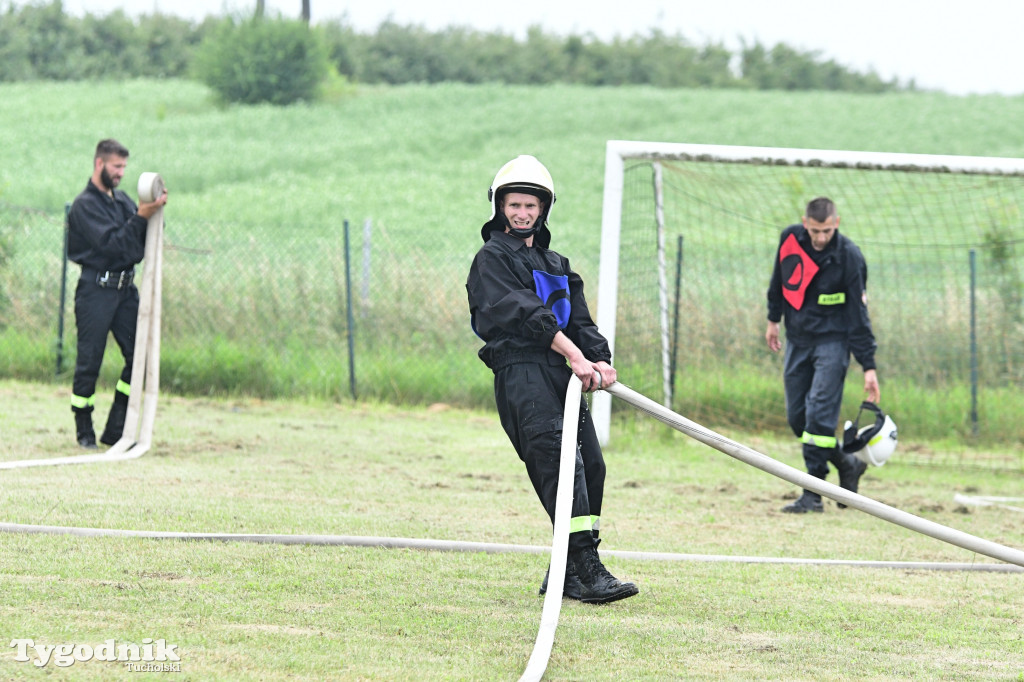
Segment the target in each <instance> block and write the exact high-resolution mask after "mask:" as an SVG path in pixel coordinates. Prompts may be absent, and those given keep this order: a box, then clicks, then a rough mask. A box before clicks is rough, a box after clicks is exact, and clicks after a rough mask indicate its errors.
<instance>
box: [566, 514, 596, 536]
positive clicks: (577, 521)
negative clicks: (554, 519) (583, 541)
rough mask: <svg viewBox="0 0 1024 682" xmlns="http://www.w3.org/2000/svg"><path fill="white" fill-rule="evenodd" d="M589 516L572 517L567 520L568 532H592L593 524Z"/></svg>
mask: <svg viewBox="0 0 1024 682" xmlns="http://www.w3.org/2000/svg"><path fill="white" fill-rule="evenodd" d="M590 519H591V517H589V516H574V517H572V518H571V519H569V532H570V533H578V532H579V531H581V530H593V529H594V524H593V522H592V521H591V520H590Z"/></svg>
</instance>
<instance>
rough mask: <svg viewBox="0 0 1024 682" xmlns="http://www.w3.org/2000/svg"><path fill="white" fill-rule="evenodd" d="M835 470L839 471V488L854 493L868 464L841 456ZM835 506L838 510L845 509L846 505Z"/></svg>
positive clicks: (854, 458) (850, 456)
mask: <svg viewBox="0 0 1024 682" xmlns="http://www.w3.org/2000/svg"><path fill="white" fill-rule="evenodd" d="M836 469H838V470H839V487H840V488H843V489H845V490H849V491H850V492H851V493H855V492H857V488H858V487H859V486H860V477H861V476H863V475H864V472H865V471H867V469H868V463H867V462H863V461H861V460H860V459H858V458H857V457H855V456H854V455H843V460H842V462H841V463H839V464H837V465H836ZM836 506H837V507H839V508H840V509H846V505H845V504H843V503H842V502H837V503H836Z"/></svg>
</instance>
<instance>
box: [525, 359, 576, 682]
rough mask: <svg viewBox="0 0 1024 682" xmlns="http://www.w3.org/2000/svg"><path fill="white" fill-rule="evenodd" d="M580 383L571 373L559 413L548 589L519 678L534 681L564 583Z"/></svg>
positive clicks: (547, 654) (544, 662)
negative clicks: (556, 483) (555, 488)
mask: <svg viewBox="0 0 1024 682" xmlns="http://www.w3.org/2000/svg"><path fill="white" fill-rule="evenodd" d="M582 397H583V383H582V382H581V381H580V380H579V378H578V377H577V376H576V375H575V374H574V375H573V376H572V378H570V379H569V389H568V390H567V391H566V392H565V411H564V413H563V415H562V450H561V453H560V454H559V458H558V488H557V493H556V496H555V523H554V533H553V535H552V540H551V565H550V567H549V568H548V591H547V592H546V593H545V595H544V609H543V610H542V611H541V614H540V629H539V630H538V632H537V640H536V642H534V645H533V653H532V654H530V661H529V662H528V663H527V664H526V670H525V671H523V675H522V677H520V678H519V680H520V682H536V681H537V680H540V678H541V677H543V676H544V671H545V670H547V667H548V660H549V659H550V658H551V647H552V646H553V645H554V643H555V629H556V628H557V627H558V615H559V613H560V612H561V610H562V589H563V588H564V586H565V563H566V559H567V558H568V553H569V521H570V520H571V516H572V485H573V481H574V480H575V478H576V432H577V429H578V426H579V420H580V400H581V399H582Z"/></svg>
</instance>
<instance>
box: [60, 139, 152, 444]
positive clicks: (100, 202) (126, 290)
mask: <svg viewBox="0 0 1024 682" xmlns="http://www.w3.org/2000/svg"><path fill="white" fill-rule="evenodd" d="M127 165H128V149H127V148H125V146H124V145H122V144H121V143H120V142H118V141H117V140H112V139H107V140H101V141H100V143H99V144H98V145H97V146H96V154H95V156H94V157H93V172H92V177H90V178H89V182H88V183H86V185H85V189H84V190H82V193H81V194H79V195H78V196H77V197H75V200H74V202H73V203H72V204H71V210H70V212H69V213H68V259H69V260H71V261H73V262H75V263H78V264H79V265H81V266H82V274H81V276H80V277H79V279H78V286H77V288H76V289H75V323H76V326H77V329H78V356H77V360H76V362H75V378H74V383H73V385H72V389H71V411H72V412H73V413H74V415H75V433H76V439H77V440H78V444H79V445H80V446H82V447H84V448H95V447H97V446H96V433H95V432H94V431H93V425H92V412H93V409H94V408H95V404H96V395H95V393H96V380H97V378H98V377H99V373H100V366H101V364H102V363H103V353H104V350H105V349H106V345H107V334H108V333H112V334H113V335H114V341H116V342H117V345H118V347H119V348H120V349H121V354H122V355H123V356H124V368H123V369H122V370H121V376H120V379H119V380H118V382H117V386H116V387H115V390H114V402H113V404H112V406H111V408H110V414H109V416H108V418H107V424H106V428H105V429H104V431H103V435H102V436H101V437H100V442H101V443H104V444H106V445H113V444H114V443H116V442H117V441H118V440H119V439H120V438H121V434H122V432H123V431H124V421H125V414H126V412H127V410H128V390H129V387H130V385H131V379H132V360H133V357H134V354H135V325H136V321H137V318H138V313H139V291H138V289H137V288H136V286H135V284H134V283H133V279H134V277H135V266H136V265H137V264H138V263H139V262H140V261H142V257H143V255H144V254H145V250H146V227H147V225H148V223H149V219H150V218H151V217H152V216H153V214H154V213H156V211H157V209H159V208H160V207H161V206H163V205H164V204H166V203H167V193H166V192H164V193H163V195H162V196H160V197H159V198H158V199H156V200H155V201H152V202H148V203H143V204H141V205H139V206H138V207H136V205H135V202H134V201H132V199H131V198H130V197H129V196H128V195H127V194H125V193H124V192H123V191H121V190H119V189H117V186H118V185H119V184H120V182H121V179H122V178H123V177H124V172H125V168H126V167H127Z"/></svg>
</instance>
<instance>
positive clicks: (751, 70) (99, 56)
mask: <svg viewBox="0 0 1024 682" xmlns="http://www.w3.org/2000/svg"><path fill="white" fill-rule="evenodd" d="M261 14H262V12H259V11H257V12H256V15H257V16H255V17H248V18H240V17H224V16H221V17H208V18H207V19H205V20H204V21H202V22H199V23H194V22H190V21H186V20H183V19H180V18H177V17H173V16H169V15H163V14H153V15H145V16H142V17H139V18H138V19H133V18H131V17H128V16H127V15H125V14H124V13H123V12H121V11H120V10H118V11H115V12H113V13H110V14H108V15H105V16H96V15H91V14H87V15H85V16H84V17H81V18H79V17H74V16H70V15H68V14H66V13H65V12H64V9H63V4H62V2H61V0H51V1H50V2H49V3H47V4H30V5H24V6H22V7H20V8H17V7H15V6H14V5H9V6H8V7H7V9H6V11H4V12H3V13H2V14H0V81H20V80H34V79H50V80H76V79H89V78H111V77H116V78H131V77H176V78H178V77H200V78H204V77H203V76H202V75H201V74H200V73H198V71H201V70H202V69H199V70H198V71H197V68H196V67H197V64H199V63H203V64H206V67H209V59H210V58H211V57H209V53H211V52H212V53H216V54H217V55H221V56H220V57H217V56H216V55H215V57H213V58H228V57H227V56H225V55H231V56H232V57H231V58H235V57H237V52H234V51H233V50H232V49H226V50H225V49H224V43H232V42H239V43H244V44H245V45H246V46H247V47H246V48H245V49H254V50H263V51H265V52H267V53H268V54H269V53H275V52H276V53H281V54H284V55H287V54H293V53H294V51H295V41H296V40H300V41H301V42H302V43H304V46H303V48H302V49H301V50H299V51H300V52H301V53H302V54H303V55H304V59H305V58H306V57H305V56H308V55H323V59H325V60H326V64H323V65H316V67H315V68H314V70H315V71H317V72H319V71H322V70H323V69H321V66H325V67H326V69H327V70H331V69H333V70H334V71H336V72H337V73H338V74H340V75H341V76H343V77H345V78H347V79H348V80H350V81H352V82H356V83H390V84H399V83H412V82H420V83H422V82H426V83H437V82H445V81H456V82H467V83H482V82H503V83H510V84H544V83H579V84H585V85H595V86H614V85H652V86H656V87H666V88H677V87H714V88H748V89H784V90H816V89H825V90H845V91H853V92H884V91H889V90H897V89H913V88H914V84H913V83H912V82H911V83H908V84H906V85H903V84H900V83H899V82H897V81H896V80H891V81H886V80H883V79H882V78H880V77H879V76H878V75H877V74H876V73H874V72H868V73H858V72H855V71H852V70H850V69H848V68H845V67H843V66H841V65H839V64H837V63H835V62H834V61H831V60H823V59H821V57H820V55H819V54H818V53H817V52H801V51H799V50H795V49H792V48H790V47H788V46H786V45H784V44H781V43H780V44H778V45H775V46H774V47H771V48H768V47H766V46H764V45H761V44H760V43H754V44H752V45H743V47H742V49H741V50H740V52H739V53H738V54H734V53H732V52H730V51H729V50H728V49H726V48H725V47H724V46H723V45H722V44H719V43H708V44H706V45H703V46H697V45H692V44H690V43H689V42H688V41H687V40H686V39H685V38H683V37H682V36H680V35H669V34H667V33H664V32H661V31H659V30H657V29H653V30H651V31H650V32H649V33H648V34H646V35H634V36H632V37H629V38H616V39H614V40H612V41H611V42H602V41H600V40H598V39H596V38H594V37H593V36H591V35H569V36H560V35H555V34H551V33H545V32H544V31H542V30H541V28H540V27H533V28H531V29H529V31H528V33H527V35H526V37H525V39H521V38H516V37H514V36H511V35H507V34H504V33H500V32H481V31H476V30H471V29H467V28H459V27H453V28H448V29H444V30H441V31H436V32H432V31H428V30H426V29H425V28H423V27H419V26H408V25H400V24H398V23H395V22H392V21H387V22H384V23H382V24H381V25H380V26H379V27H378V29H377V31H376V32H375V33H359V32H357V31H355V30H354V29H353V28H352V27H351V26H349V25H348V24H346V23H345V22H344V21H342V20H333V21H327V22H323V23H320V24H318V25H315V26H308V25H307V24H306V23H305V22H299V21H290V20H285V19H281V18H269V17H261V16H259V15H261ZM257 23H261V24H262V23H267V24H270V28H269V29H268V28H267V27H266V26H262V27H261V28H259V29H256V28H254V25H256V24H257ZM297 26H301V28H302V31H303V33H301V34H298V33H296V27H297ZM256 30H259V31H260V32H261V36H262V39H263V41H264V42H262V43H261V42H259V41H254V40H252V36H251V35H249V34H247V33H246V32H249V33H251V32H253V31H256ZM276 33H281V34H284V35H286V38H285V41H284V42H285V44H286V47H287V49H285V50H281V49H279V48H278V47H275V40H274V35H276ZM243 34H244V35H243ZM268 34H269V37H268ZM268 40H269V42H267V41H268ZM213 42H216V43H218V46H217V47H216V48H213V47H211V46H210V43H213ZM261 45H262V46H261ZM204 50H205V51H206V52H207V54H206V56H205V57H204ZM222 53H223V54H222ZM197 57H198V58H197ZM316 58H317V59H319V58H320V57H319V56H317V57H316ZM264 61H265V60H264ZM206 67H204V68H206ZM223 70H228V69H227V66H226V65H225V68H224V69H223ZM235 70H236V71H237V69H235ZM285 71H288V72H289V73H292V72H293V71H294V69H291V70H289V69H285ZM204 80H205V78H204Z"/></svg>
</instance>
